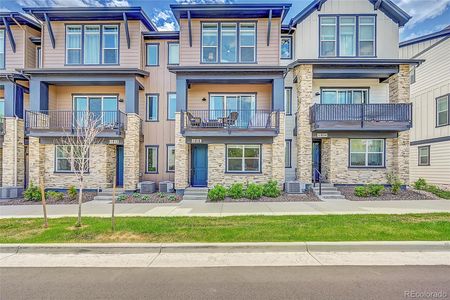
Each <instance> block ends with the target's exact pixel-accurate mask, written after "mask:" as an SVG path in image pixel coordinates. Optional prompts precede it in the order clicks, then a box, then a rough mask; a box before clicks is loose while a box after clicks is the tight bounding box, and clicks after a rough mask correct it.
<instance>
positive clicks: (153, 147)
mask: <svg viewBox="0 0 450 300" xmlns="http://www.w3.org/2000/svg"><path fill="white" fill-rule="evenodd" d="M150 148H152V149H156V170H155V171H149V170H148V149H150ZM145 174H159V145H145Z"/></svg>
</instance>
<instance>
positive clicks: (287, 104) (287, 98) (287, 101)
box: [284, 87, 292, 116]
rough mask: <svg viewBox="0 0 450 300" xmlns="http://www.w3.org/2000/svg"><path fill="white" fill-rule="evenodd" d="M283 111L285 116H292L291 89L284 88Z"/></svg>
mask: <svg viewBox="0 0 450 300" xmlns="http://www.w3.org/2000/svg"><path fill="white" fill-rule="evenodd" d="M284 109H285V111H286V115H288V116H290V115H292V88H291V87H287V88H284Z"/></svg>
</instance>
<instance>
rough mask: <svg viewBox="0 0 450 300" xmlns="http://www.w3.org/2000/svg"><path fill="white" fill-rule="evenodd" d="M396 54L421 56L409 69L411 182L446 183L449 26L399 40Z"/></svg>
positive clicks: (449, 179)
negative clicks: (411, 114) (422, 180)
mask: <svg viewBox="0 0 450 300" xmlns="http://www.w3.org/2000/svg"><path fill="white" fill-rule="evenodd" d="M400 57H401V58H414V59H425V62H424V63H423V64H422V65H421V66H420V68H417V69H412V70H411V101H412V103H413V107H414V117H413V120H414V122H413V128H412V130H411V155H410V168H411V182H413V181H416V180H417V179H419V178H425V179H426V180H427V181H428V182H430V183H433V184H437V185H441V186H446V187H450V159H449V158H450V26H448V27H446V28H445V29H443V30H441V31H438V32H435V33H432V34H428V35H425V36H421V37H418V38H414V39H412V40H408V41H404V42H402V43H400Z"/></svg>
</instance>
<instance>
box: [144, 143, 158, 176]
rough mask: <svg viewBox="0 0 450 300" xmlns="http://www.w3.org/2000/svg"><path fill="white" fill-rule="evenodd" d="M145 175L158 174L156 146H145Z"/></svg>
mask: <svg viewBox="0 0 450 300" xmlns="http://www.w3.org/2000/svg"><path fill="white" fill-rule="evenodd" d="M145 154H146V159H145V161H146V163H145V172H146V173H158V146H146V148H145Z"/></svg>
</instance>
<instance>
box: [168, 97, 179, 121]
mask: <svg viewBox="0 0 450 300" xmlns="http://www.w3.org/2000/svg"><path fill="white" fill-rule="evenodd" d="M170 95H175V110H174V112H173V113H174V116H173V119H172V118H169V115H170V114H169V108H170V105H169V100H170ZM166 104H167V109H166V114H167V115H166V120H167V121H175V118H176V112H177V93H176V92H167V103H166Z"/></svg>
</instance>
